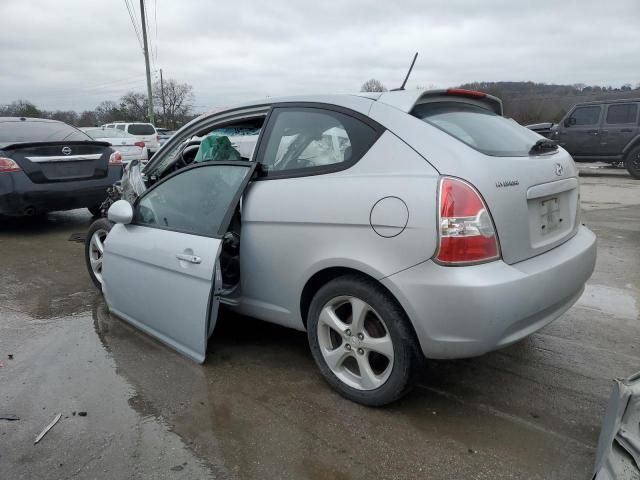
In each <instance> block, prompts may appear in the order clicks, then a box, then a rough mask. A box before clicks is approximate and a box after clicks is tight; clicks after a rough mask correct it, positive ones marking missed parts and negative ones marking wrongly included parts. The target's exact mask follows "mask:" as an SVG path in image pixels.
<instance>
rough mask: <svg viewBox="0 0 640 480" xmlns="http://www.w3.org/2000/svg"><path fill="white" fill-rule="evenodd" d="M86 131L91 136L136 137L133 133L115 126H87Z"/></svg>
mask: <svg viewBox="0 0 640 480" xmlns="http://www.w3.org/2000/svg"><path fill="white" fill-rule="evenodd" d="M84 133H86V134H87V135H89V136H90V137H92V138H94V139H97V138H134V137H133V135H129V134H128V133H127V132H123V131H122V130H116V129H115V128H109V129H106V130H105V129H104V128H87V129H86V130H85V131H84Z"/></svg>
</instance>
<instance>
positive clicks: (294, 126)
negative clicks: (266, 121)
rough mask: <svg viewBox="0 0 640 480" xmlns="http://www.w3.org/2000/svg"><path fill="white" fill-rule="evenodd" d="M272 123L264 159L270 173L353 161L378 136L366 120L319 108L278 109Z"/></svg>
mask: <svg viewBox="0 0 640 480" xmlns="http://www.w3.org/2000/svg"><path fill="white" fill-rule="evenodd" d="M271 122H273V123H271ZM270 123H271V126H270V128H269V133H268V135H269V137H268V139H266V141H267V144H266V147H265V149H264V154H263V157H262V160H261V162H262V166H263V168H264V169H265V170H267V171H268V172H278V171H289V170H303V169H308V168H313V167H323V166H330V165H339V164H341V163H345V164H351V163H353V162H355V161H357V160H359V159H360V157H362V156H363V155H364V154H365V153H366V151H367V150H368V149H369V147H371V145H372V144H373V143H374V141H375V140H376V138H377V133H376V131H375V130H374V129H373V128H372V127H370V126H369V125H367V124H366V123H364V122H362V121H360V120H358V119H356V118H354V117H351V116H349V115H345V114H343V113H339V112H334V111H331V110H322V109H318V108H276V109H275V110H274V111H273V113H272V116H271V119H270ZM300 173H301V174H304V171H301V172H300Z"/></svg>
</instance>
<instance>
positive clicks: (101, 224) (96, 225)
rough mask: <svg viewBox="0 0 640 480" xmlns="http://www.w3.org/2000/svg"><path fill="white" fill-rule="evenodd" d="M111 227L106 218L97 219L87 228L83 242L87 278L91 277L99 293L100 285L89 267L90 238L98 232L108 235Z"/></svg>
mask: <svg viewBox="0 0 640 480" xmlns="http://www.w3.org/2000/svg"><path fill="white" fill-rule="evenodd" d="M112 227H113V224H112V223H111V222H110V221H109V220H107V219H106V218H99V219H98V220H96V221H95V222H93V223H92V224H91V226H90V227H89V231H88V232H87V236H86V238H85V240H84V261H85V264H86V265H87V270H88V271H89V277H91V281H92V282H93V284H94V285H95V286H96V287H97V288H98V290H100V291H102V283H101V282H100V280H99V279H98V278H97V277H96V275H95V273H94V272H93V268H92V267H91V257H90V252H91V237H93V234H94V233H96V232H97V231H99V230H104V231H106V232H107V233H108V232H110V231H111V228H112Z"/></svg>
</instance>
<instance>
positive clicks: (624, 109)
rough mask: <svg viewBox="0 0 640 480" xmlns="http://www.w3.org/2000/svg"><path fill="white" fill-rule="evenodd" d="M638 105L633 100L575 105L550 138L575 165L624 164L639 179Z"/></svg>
mask: <svg viewBox="0 0 640 480" xmlns="http://www.w3.org/2000/svg"><path fill="white" fill-rule="evenodd" d="M639 105H640V99H637V98H635V99H628V100H607V101H597V102H586V103H579V104H577V105H575V106H574V107H573V108H572V109H571V110H569V113H567V115H565V117H564V118H563V119H562V120H561V121H560V123H559V124H558V125H556V126H554V127H553V131H552V134H551V138H552V139H554V140H557V141H558V143H559V144H560V146H562V147H564V148H565V149H566V150H568V151H569V153H570V154H571V155H572V156H573V158H574V159H575V160H576V161H578V162H580V161H583V162H584V161H603V162H609V163H619V162H624V165H625V167H626V168H627V170H628V171H629V173H630V174H631V176H632V177H633V178H636V179H640V128H639V127H638V110H640V107H639Z"/></svg>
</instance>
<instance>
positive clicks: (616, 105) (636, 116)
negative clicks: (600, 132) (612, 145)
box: [604, 102, 638, 125]
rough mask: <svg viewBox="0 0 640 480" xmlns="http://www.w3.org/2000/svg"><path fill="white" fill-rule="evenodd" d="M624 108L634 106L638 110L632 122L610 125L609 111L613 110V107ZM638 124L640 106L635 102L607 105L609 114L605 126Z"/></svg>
mask: <svg viewBox="0 0 640 480" xmlns="http://www.w3.org/2000/svg"><path fill="white" fill-rule="evenodd" d="M624 106H632V107H635V110H636V114H635V117H634V118H633V120H632V121H630V122H616V123H609V110H611V107H624ZM636 123H638V104H637V103H635V102H628V103H610V104H609V105H607V113H606V115H605V116H604V124H605V125H635V124H636Z"/></svg>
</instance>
